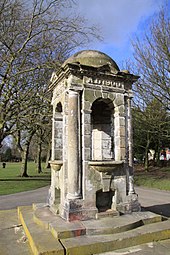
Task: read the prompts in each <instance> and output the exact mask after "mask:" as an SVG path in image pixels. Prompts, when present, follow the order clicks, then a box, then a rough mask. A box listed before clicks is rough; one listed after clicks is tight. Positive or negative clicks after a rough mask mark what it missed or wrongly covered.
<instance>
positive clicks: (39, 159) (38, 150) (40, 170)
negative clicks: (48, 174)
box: [36, 139, 42, 173]
mask: <svg viewBox="0 0 170 255" xmlns="http://www.w3.org/2000/svg"><path fill="white" fill-rule="evenodd" d="M39 140H40V141H39V142H38V148H37V159H36V164H37V171H38V173H42V167H41V152H42V143H41V139H39Z"/></svg>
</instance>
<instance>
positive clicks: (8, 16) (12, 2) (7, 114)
mask: <svg viewBox="0 0 170 255" xmlns="http://www.w3.org/2000/svg"><path fill="white" fill-rule="evenodd" d="M72 5H73V1H69V0H64V1H63V0H50V1H45V0H34V1H31V2H30V1H29V3H28V1H26V0H25V1H24V0H0V30H1V34H0V110H1V116H0V142H1V141H2V140H3V139H4V138H5V137H6V136H8V135H9V134H10V133H12V132H13V128H14V126H15V123H16V114H17V110H16V109H17V108H18V99H16V93H17V94H18V93H22V92H23V91H24V92H25V91H29V92H30V91H32V88H33V87H35V82H34V81H33V79H30V78H29V77H30V76H31V77H32V74H33V75H34V77H36V79H37V76H41V77H42V75H44V73H45V72H48V71H47V70H54V69H56V68H57V67H58V66H59V65H60V63H61V62H63V60H64V59H65V58H67V57H68V56H69V54H70V52H72V51H73V50H74V49H75V48H76V47H79V46H83V45H86V44H87V43H89V42H90V40H92V39H94V38H97V37H98V36H97V30H96V29H95V27H94V26H91V27H87V26H86V22H85V20H84V19H83V18H82V17H80V16H79V15H76V14H75V11H74V13H73V14H72V13H71V10H72V12H73V10H74V9H73V8H72ZM50 73H51V71H50ZM40 82H42V78H41V81H40ZM36 85H37V82H36ZM38 85H39V87H40V84H38ZM41 86H43V84H41ZM21 110H22V109H20V111H21Z"/></svg>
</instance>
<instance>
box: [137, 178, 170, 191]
mask: <svg viewBox="0 0 170 255" xmlns="http://www.w3.org/2000/svg"><path fill="white" fill-rule="evenodd" d="M135 185H137V186H144V187H148V188H155V189H160V190H170V180H166V179H165V180H164V179H160V180H159V179H156V178H153V177H149V178H148V177H147V178H146V177H139V176H138V177H135Z"/></svg>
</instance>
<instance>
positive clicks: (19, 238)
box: [0, 209, 32, 255]
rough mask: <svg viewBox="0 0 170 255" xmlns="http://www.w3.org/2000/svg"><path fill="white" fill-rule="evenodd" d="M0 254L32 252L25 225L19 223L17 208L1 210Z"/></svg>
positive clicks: (19, 254) (17, 254)
mask: <svg viewBox="0 0 170 255" xmlns="http://www.w3.org/2000/svg"><path fill="white" fill-rule="evenodd" d="M0 254H2V255H23V254H24V255H30V254H32V252H31V249H30V247H29V244H28V240H27V238H26V235H25V232H24V230H23V227H22V226H21V225H20V224H19V223H18V217H17V210H16V209H15V210H10V211H0Z"/></svg>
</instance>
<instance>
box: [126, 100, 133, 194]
mask: <svg viewBox="0 0 170 255" xmlns="http://www.w3.org/2000/svg"><path fill="white" fill-rule="evenodd" d="M131 99H132V96H128V97H127V113H128V121H127V128H128V154H129V155H128V159H129V194H134V193H135V191H134V180H133V129H132V110H131Z"/></svg>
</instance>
